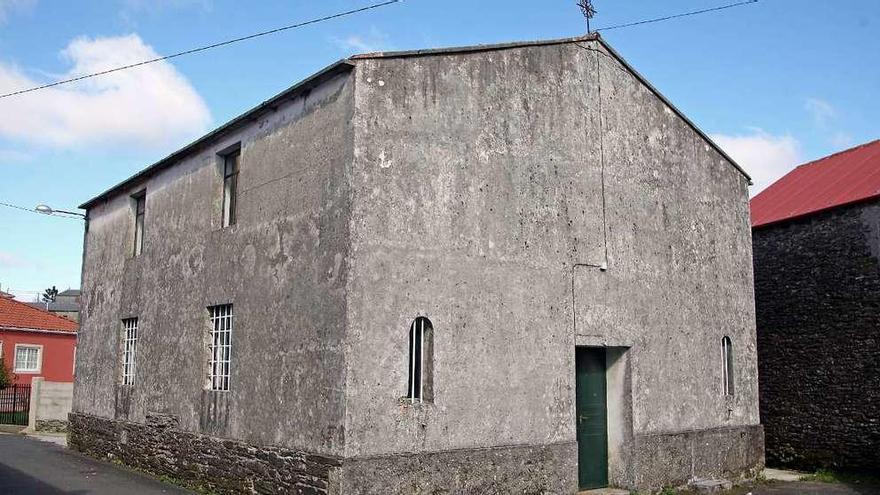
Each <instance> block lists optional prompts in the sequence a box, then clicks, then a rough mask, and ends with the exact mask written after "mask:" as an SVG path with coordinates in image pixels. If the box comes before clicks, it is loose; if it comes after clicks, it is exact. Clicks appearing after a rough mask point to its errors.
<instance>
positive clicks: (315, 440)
mask: <svg viewBox="0 0 880 495" xmlns="http://www.w3.org/2000/svg"><path fill="white" fill-rule="evenodd" d="M352 96H353V93H352V84H351V81H350V78H349V74H348V73H344V74H342V75H338V76H336V77H335V78H334V79H332V80H330V81H329V82H326V83H324V84H323V85H321V86H319V87H318V88H316V89H314V90H313V91H311V92H306V93H305V94H304V95H300V96H299V97H297V98H296V99H294V100H292V101H288V102H287V103H285V104H284V105H282V106H281V107H280V108H278V109H276V111H274V112H271V113H267V114H265V115H263V116H261V117H259V118H258V119H256V120H255V121H254V122H252V123H251V124H250V125H248V126H247V127H245V128H243V129H241V130H239V131H235V132H234V133H232V134H228V135H225V136H222V137H221V138H219V139H217V140H216V141H214V142H213V143H212V144H211V145H210V146H208V147H206V148H205V149H203V150H201V151H199V152H198V153H196V154H194V155H191V156H189V157H188V158H186V159H183V160H182V161H181V162H180V163H178V164H176V165H175V166H174V167H171V168H168V169H165V170H163V171H162V172H160V173H158V174H157V175H154V176H152V177H150V178H149V179H148V180H147V181H146V182H145V183H143V184H142V185H140V186H137V187H132V188H131V190H130V191H129V192H130V193H135V192H137V191H138V190H139V189H140V188H142V187H146V190H147V198H146V235H145V242H144V251H143V254H142V255H141V256H139V257H137V258H132V257H131V256H130V253H131V245H132V239H133V232H132V230H133V222H132V218H133V217H132V204H131V200H130V198H129V197H128V196H127V195H125V194H123V195H120V196H117V197H115V198H113V199H111V200H110V201H108V202H104V203H101V204H99V205H97V206H95V207H93V208H92V209H90V210H89V217H90V221H89V230H88V233H87V235H86V239H85V255H84V269H83V274H84V275H83V324H82V328H81V333H80V341H79V347H78V353H79V354H78V359H77V384H76V389H75V394H74V411H76V412H78V413H85V414H89V415H94V416H99V417H103V418H119V419H125V420H130V421H134V422H143V421H144V419H145V417H146V415H147V414H149V413H161V414H167V415H170V416H173V417H175V418H177V419H178V420H179V427H180V429H182V430H184V431H191V432H202V433H210V434H212V435H215V436H220V437H231V438H236V439H240V440H243V441H245V442H250V443H252V444H257V445H265V444H272V445H280V446H286V447H290V448H297V449H304V450H309V451H313V452H321V453H333V452H338V451H340V450H341V446H342V441H343V430H342V426H343V414H344V407H345V405H344V400H343V398H344V397H343V387H344V381H343V380H344V376H343V375H342V374H341V373H340V372H339V370H341V369H342V368H343V367H344V365H343V362H344V356H343V347H342V339H343V335H344V332H345V318H346V312H345V293H344V289H345V280H346V271H347V263H346V258H347V251H348V245H349V242H348V211H349V199H348V189H347V187H346V183H347V182H346V179H345V174H346V170H347V167H348V166H349V164H350V163H351V150H352V145H351V140H352V134H351V126H350V118H351V112H352V110H353V103H352ZM237 142H241V172H240V176H239V185H238V187H239V201H238V219H237V223H236V224H235V225H234V226H231V227H227V228H221V202H222V173H221V170H222V162H221V160H220V159H219V158H218V152H221V151H223V150H224V149H226V148H228V147H229V146H231V145H233V144H234V143H237ZM225 303H233V304H234V312H235V323H234V331H233V342H234V345H233V349H232V379H231V390H230V391H229V392H210V391H206V390H205V386H206V376H207V360H208V354H207V349H206V335H207V332H208V331H209V321H208V312H207V309H206V308H207V307H208V306H211V305H215V304H225ZM128 317H138V318H139V341H138V351H137V359H136V363H137V382H136V384H135V385H134V386H133V387H122V386H121V385H119V383H120V364H121V363H120V345H121V344H120V335H121V319H123V318H128Z"/></svg>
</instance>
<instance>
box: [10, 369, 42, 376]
mask: <svg viewBox="0 0 880 495" xmlns="http://www.w3.org/2000/svg"><path fill="white" fill-rule="evenodd" d="M12 372H13V373H15V374H16V375H39V374H40V370H12Z"/></svg>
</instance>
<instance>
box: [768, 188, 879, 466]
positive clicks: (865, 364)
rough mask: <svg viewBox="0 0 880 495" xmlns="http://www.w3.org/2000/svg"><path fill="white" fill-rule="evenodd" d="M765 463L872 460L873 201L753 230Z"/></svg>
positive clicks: (875, 428)
mask: <svg viewBox="0 0 880 495" xmlns="http://www.w3.org/2000/svg"><path fill="white" fill-rule="evenodd" d="M753 238H754V263H755V296H756V309H757V324H758V365H759V376H760V380H759V382H760V405H761V406H760V407H761V423H763V424H764V427H765V432H766V444H767V445H766V446H767V463H768V464H769V465H771V466H785V467H792V468H800V469H807V470H812V469H816V468H820V467H825V468H833V469H842V470H872V469H876V468H877V466H880V450H878V448H877V447H878V446H880V366H878V364H880V346H878V343H880V326H878V319H877V315H880V262H878V254H880V205H878V204H877V203H876V202H875V203H873V204H860V205H854V206H849V207H843V208H837V209H835V210H832V211H829V212H825V213H819V214H816V215H812V216H810V217H808V218H805V219H801V220H795V221H790V222H785V223H781V224H777V225H769V226H766V227H760V228H757V229H755V230H754V233H753Z"/></svg>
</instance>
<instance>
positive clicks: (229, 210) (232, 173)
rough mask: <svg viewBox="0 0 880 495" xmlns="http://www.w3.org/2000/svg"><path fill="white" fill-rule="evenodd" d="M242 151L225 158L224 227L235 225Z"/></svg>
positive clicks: (236, 151)
mask: <svg viewBox="0 0 880 495" xmlns="http://www.w3.org/2000/svg"><path fill="white" fill-rule="evenodd" d="M239 162H241V151H240V150H235V151H233V152H232V153H229V154H228V155H226V156H224V157H223V226H224V227H227V226H229V225H232V224H234V223H235V204H236V201H237V199H238V168H239Z"/></svg>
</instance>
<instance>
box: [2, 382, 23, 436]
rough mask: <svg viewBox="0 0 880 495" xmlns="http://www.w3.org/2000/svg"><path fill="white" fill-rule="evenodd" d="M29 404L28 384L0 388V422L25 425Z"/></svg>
mask: <svg viewBox="0 0 880 495" xmlns="http://www.w3.org/2000/svg"><path fill="white" fill-rule="evenodd" d="M30 406H31V386H30V385H11V386H9V387H6V388H4V389H0V424H7V425H21V426H27V424H28V412H29V411H30Z"/></svg>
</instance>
